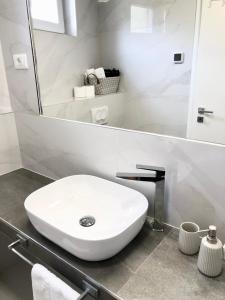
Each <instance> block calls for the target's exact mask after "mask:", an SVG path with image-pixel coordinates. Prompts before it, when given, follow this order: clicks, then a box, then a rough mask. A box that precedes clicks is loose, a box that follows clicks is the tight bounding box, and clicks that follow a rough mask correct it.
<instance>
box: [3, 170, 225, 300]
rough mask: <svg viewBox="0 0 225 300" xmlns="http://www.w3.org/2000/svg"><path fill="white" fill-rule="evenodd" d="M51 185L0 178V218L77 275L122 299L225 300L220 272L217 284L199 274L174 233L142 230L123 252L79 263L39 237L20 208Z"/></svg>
mask: <svg viewBox="0 0 225 300" xmlns="http://www.w3.org/2000/svg"><path fill="white" fill-rule="evenodd" d="M50 182H51V180H50V179H48V178H45V177H43V176H40V175H37V174H35V173H32V172H30V171H27V170H25V169H20V170H17V171H14V172H12V173H9V174H6V175H3V176H1V177H0V217H1V218H2V219H3V220H5V221H7V222H8V223H10V224H11V225H13V226H15V227H16V228H17V229H18V230H20V231H22V232H23V233H25V234H26V235H28V236H30V237H31V238H32V239H34V240H35V241H37V242H39V243H41V244H42V245H43V244H44V245H45V246H46V247H47V248H49V249H50V250H51V251H53V252H55V253H57V254H58V255H61V256H64V257H66V258H67V259H68V258H69V259H70V262H72V263H73V264H74V265H75V266H76V267H77V268H78V269H79V270H81V271H82V272H84V273H85V274H87V275H89V276H90V277H92V278H93V279H95V280H96V281H98V282H99V283H101V284H102V285H104V286H105V287H106V288H108V289H109V290H111V291H112V292H114V293H115V294H117V295H118V296H119V297H121V298H122V299H127V300H128V299H129V300H136V299H137V300H138V299H141V300H150V299H157V300H161V299H162V300H165V299H169V300H174V299H225V272H223V274H222V275H221V276H220V277H218V278H216V279H210V278H207V277H205V276H203V275H202V274H200V273H199V271H198V270H197V266H196V263H197V256H185V255H183V254H181V253H180V252H179V250H178V249H177V237H178V235H177V231H176V230H169V229H167V230H166V231H165V232H164V233H157V232H153V231H151V229H150V227H149V226H148V224H146V225H145V226H144V227H143V229H142V231H141V232H140V234H139V235H138V236H137V237H136V238H135V239H134V240H133V241H132V242H131V243H130V244H129V245H128V246H127V247H126V248H125V249H124V250H122V251H121V252H120V253H119V254H118V255H116V256H115V257H113V258H111V259H109V260H106V261H102V262H85V261H82V260H80V259H78V258H76V257H74V256H72V255H70V254H68V253H66V251H64V250H63V249H61V248H60V247H58V246H56V245H55V244H53V243H52V242H50V241H48V240H47V239H45V238H44V237H42V236H41V235H40V234H39V233H38V232H37V231H36V230H35V229H34V228H33V226H32V225H31V223H30V222H29V220H28V217H27V215H26V212H25V210H24V206H23V203H24V200H25V198H26V197H27V196H28V195H29V194H30V193H31V192H33V191H35V190H37V189H38V188H41V187H42V186H44V185H46V184H48V183H50Z"/></svg>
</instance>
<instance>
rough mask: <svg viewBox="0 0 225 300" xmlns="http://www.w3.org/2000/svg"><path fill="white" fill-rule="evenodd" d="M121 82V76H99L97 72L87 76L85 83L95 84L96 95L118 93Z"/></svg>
mask: <svg viewBox="0 0 225 300" xmlns="http://www.w3.org/2000/svg"><path fill="white" fill-rule="evenodd" d="M119 84H120V76H117V77H106V78H101V79H99V78H97V76H96V75H95V74H90V75H88V76H87V77H85V85H94V87H95V94H96V95H106V94H112V93H117V92H118V89H119Z"/></svg>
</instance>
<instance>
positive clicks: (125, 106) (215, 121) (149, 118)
mask: <svg viewBox="0 0 225 300" xmlns="http://www.w3.org/2000/svg"><path fill="white" fill-rule="evenodd" d="M223 4H224V1H222V0H188V1H187V0H42V1H41V0H30V12H31V19H32V26H33V31H32V32H33V40H34V45H35V53H36V61H37V70H38V80H39V87H40V97H41V99H40V100H41V101H40V102H41V103H42V107H41V108H40V112H41V113H43V115H44V116H48V117H54V118H60V119H68V120H74V121H80V122H86V123H93V124H98V125H102V126H112V127H117V128H124V129H132V130H138V131H144V132H151V133H156V134H165V135H170V136H176V137H182V138H190V139H197V140H204V141H209V142H216V143H225V123H224V121H225V104H224V103H225V102H224V101H223V100H224V98H225V90H224V83H223V82H222V81H223V79H222V78H224V75H223V73H222V71H223V68H221V67H223V66H224V69H225V54H224V53H225V51H224V49H225V41H222V40H223V39H221V37H222V36H225V29H224V28H225V24H224V23H225V21H224V20H225V6H224V5H223ZM44 8H45V9H44ZM212 71H213V72H212ZM215 77H217V78H218V79H217V84H216V83H215ZM218 81H219V82H220V83H221V87H220V88H219V89H218ZM215 96H216V97H217V100H216V101H215ZM218 132H219V135H218Z"/></svg>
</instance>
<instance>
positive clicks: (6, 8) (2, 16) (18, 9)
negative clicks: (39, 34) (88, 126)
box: [0, 0, 38, 114]
mask: <svg viewBox="0 0 225 300" xmlns="http://www.w3.org/2000/svg"><path fill="white" fill-rule="evenodd" d="M0 40H1V42H2V48H3V56H4V60H5V66H6V75H7V80H8V86H9V92H10V98H11V103H12V108H13V111H14V112H17V111H27V112H29V113H34V114H38V102H37V91H36V84H35V76H34V70H33V58H32V52H31V43H30V34H29V30H28V18H27V10H26V1H25V0H22V1H21V0H20V1H18V0H10V1H8V0H1V1H0ZM17 53H26V54H27V56H28V64H29V67H30V68H29V70H15V68H14V65H13V54H17Z"/></svg>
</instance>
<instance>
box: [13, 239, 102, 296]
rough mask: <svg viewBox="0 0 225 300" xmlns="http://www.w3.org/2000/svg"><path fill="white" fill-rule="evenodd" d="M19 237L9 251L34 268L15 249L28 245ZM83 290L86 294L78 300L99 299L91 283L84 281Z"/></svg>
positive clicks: (82, 294)
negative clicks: (89, 297)
mask: <svg viewBox="0 0 225 300" xmlns="http://www.w3.org/2000/svg"><path fill="white" fill-rule="evenodd" d="M17 237H18V240H16V241H15V242H13V243H11V244H10V245H9V246H8V249H9V250H10V251H12V252H13V253H14V254H16V255H17V256H18V257H19V258H21V259H22V260H23V261H24V262H26V263H27V264H28V265H30V266H31V267H33V266H34V265H35V263H33V262H32V261H31V260H29V259H28V258H27V257H25V256H24V255H23V254H22V253H20V252H19V251H17V250H16V249H15V248H16V247H17V246H24V245H27V243H28V240H26V239H25V238H23V237H21V236H20V235H17ZM83 289H84V292H83V293H81V294H80V296H79V297H78V298H77V300H84V299H85V298H86V297H87V296H91V297H93V298H94V299H97V297H98V290H97V289H96V288H95V287H93V286H92V285H91V284H90V283H88V282H87V281H85V280H83Z"/></svg>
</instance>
